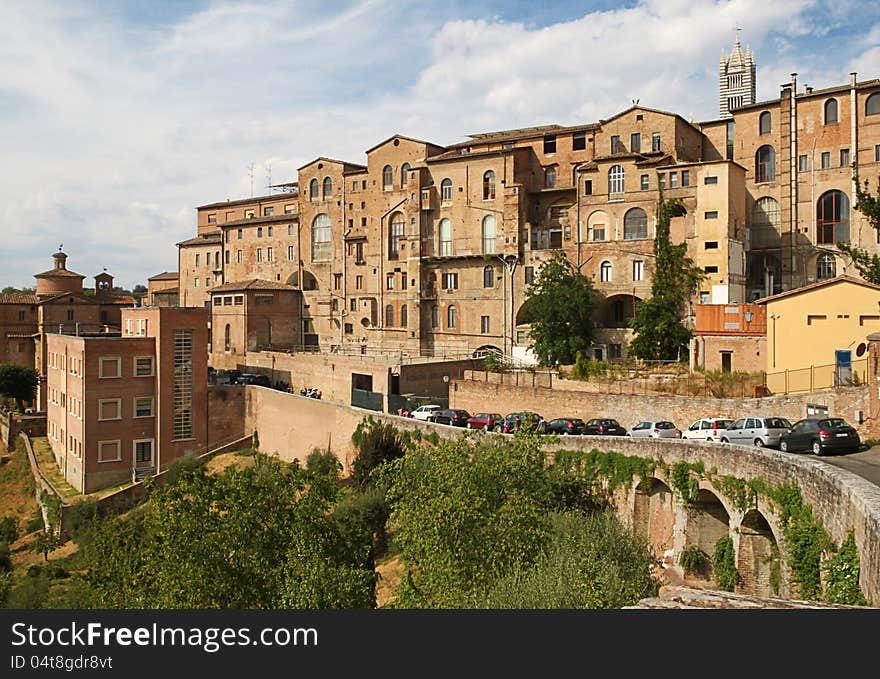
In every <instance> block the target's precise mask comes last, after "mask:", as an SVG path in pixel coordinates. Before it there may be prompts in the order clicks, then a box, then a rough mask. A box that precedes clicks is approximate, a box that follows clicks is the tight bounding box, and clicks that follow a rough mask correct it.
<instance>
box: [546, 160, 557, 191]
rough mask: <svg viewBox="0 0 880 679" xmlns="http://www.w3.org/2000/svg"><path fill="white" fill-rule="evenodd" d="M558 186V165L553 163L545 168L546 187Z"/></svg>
mask: <svg viewBox="0 0 880 679" xmlns="http://www.w3.org/2000/svg"><path fill="white" fill-rule="evenodd" d="M555 186H556V166H555V165H551V166H550V167H548V168H547V169H546V170H544V187H545V188H548V189H552V188H553V187H555Z"/></svg>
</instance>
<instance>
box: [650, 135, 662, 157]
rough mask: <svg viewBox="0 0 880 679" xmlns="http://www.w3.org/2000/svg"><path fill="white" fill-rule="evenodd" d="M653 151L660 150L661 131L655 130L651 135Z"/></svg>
mask: <svg viewBox="0 0 880 679" xmlns="http://www.w3.org/2000/svg"><path fill="white" fill-rule="evenodd" d="M651 151H652V152H653V153H659V152H660V133H659V132H655V133H654V134H652V135H651Z"/></svg>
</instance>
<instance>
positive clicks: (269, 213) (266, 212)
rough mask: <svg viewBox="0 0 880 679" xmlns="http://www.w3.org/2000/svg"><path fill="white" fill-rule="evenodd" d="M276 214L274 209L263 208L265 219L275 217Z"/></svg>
mask: <svg viewBox="0 0 880 679" xmlns="http://www.w3.org/2000/svg"><path fill="white" fill-rule="evenodd" d="M274 214H275V208H274V207H264V208H263V216H264V217H271V216H272V215H274ZM270 235H271V234H270Z"/></svg>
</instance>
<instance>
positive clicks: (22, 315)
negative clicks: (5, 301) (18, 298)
mask: <svg viewBox="0 0 880 679" xmlns="http://www.w3.org/2000/svg"><path fill="white" fill-rule="evenodd" d="M24 316H25V312H24V311H19V312H18V320H20V321H23V320H24Z"/></svg>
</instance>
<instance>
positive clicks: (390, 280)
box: [385, 273, 394, 290]
mask: <svg viewBox="0 0 880 679" xmlns="http://www.w3.org/2000/svg"><path fill="white" fill-rule="evenodd" d="M385 289H386V290H394V274H393V273H390V274H388V275H387V276H386V277H385Z"/></svg>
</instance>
